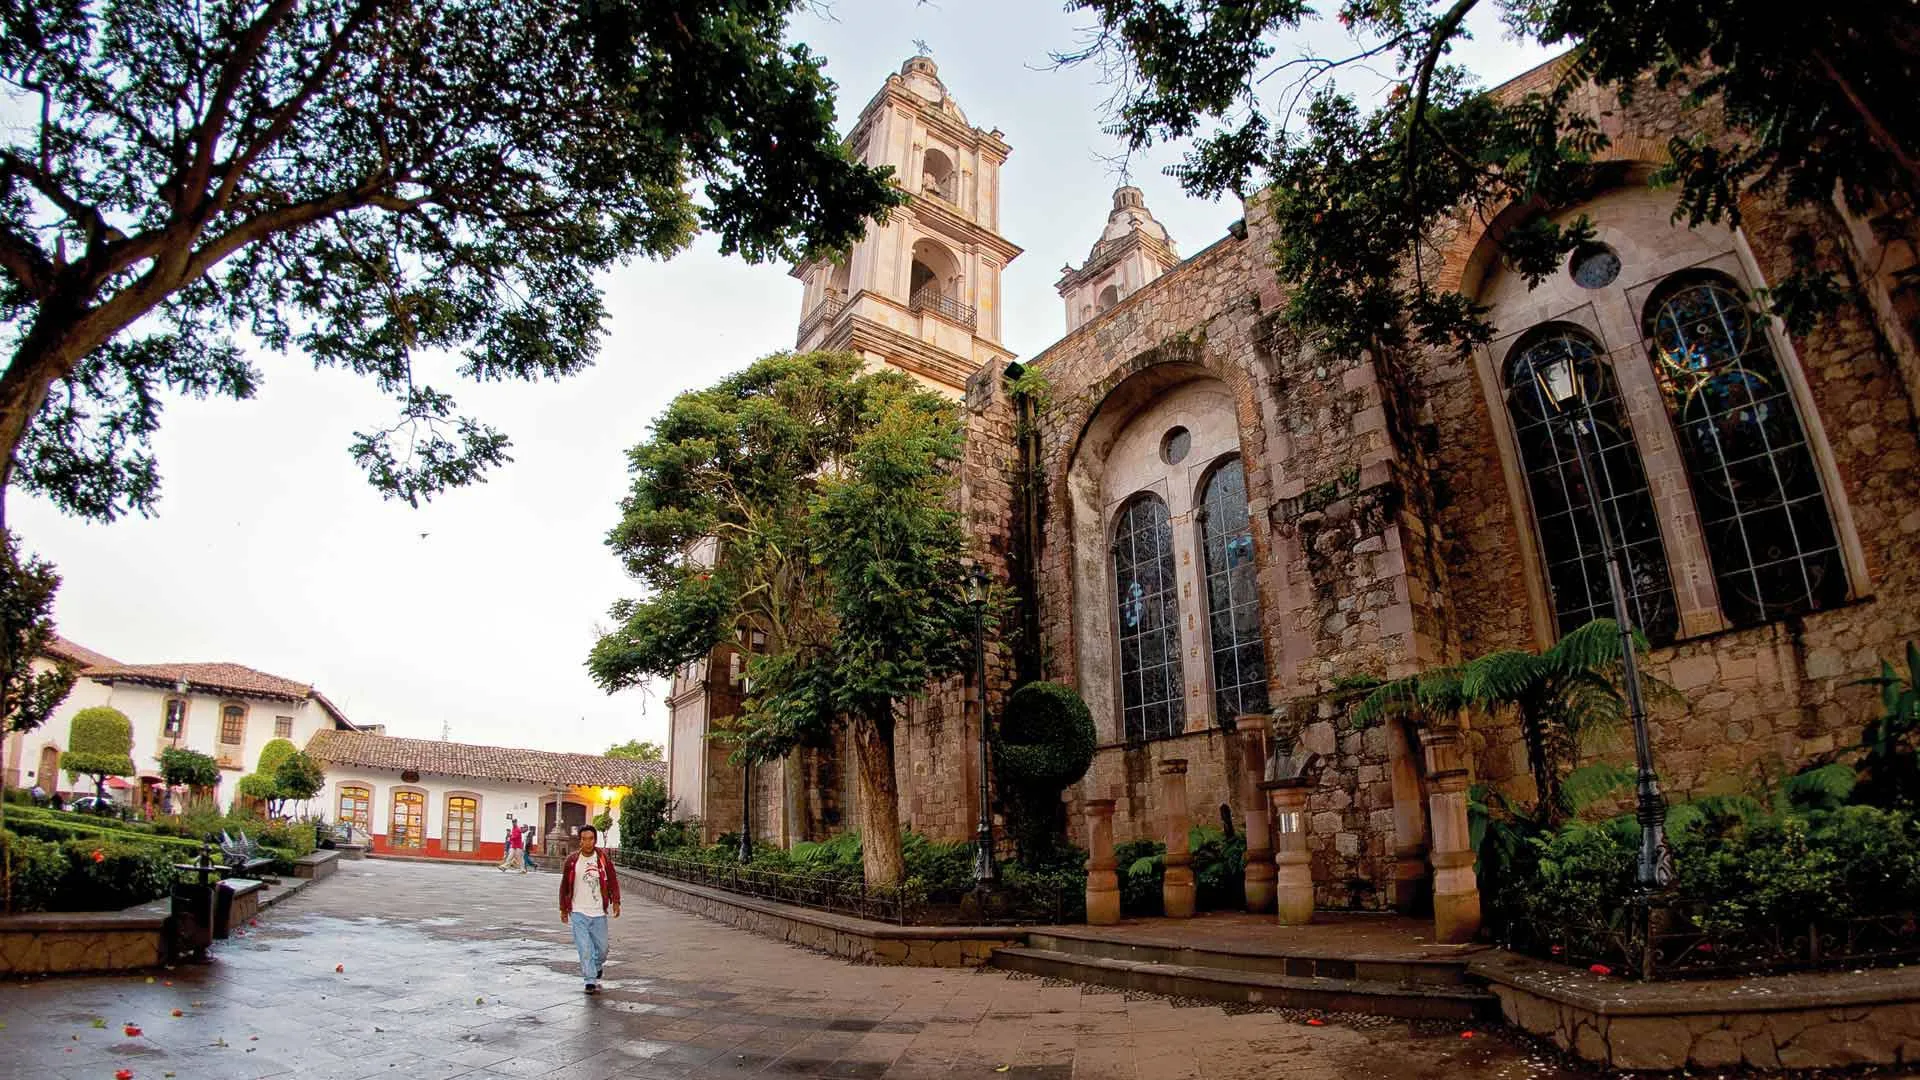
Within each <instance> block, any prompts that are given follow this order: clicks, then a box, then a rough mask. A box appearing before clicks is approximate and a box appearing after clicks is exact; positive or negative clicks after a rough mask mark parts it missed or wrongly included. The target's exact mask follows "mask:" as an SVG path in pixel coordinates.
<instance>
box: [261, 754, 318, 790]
mask: <svg viewBox="0 0 1920 1080" xmlns="http://www.w3.org/2000/svg"><path fill="white" fill-rule="evenodd" d="M326 783H327V773H326V770H325V769H323V768H321V767H320V762H319V761H318V760H316V759H315V758H314V757H313V756H312V755H311V754H308V753H307V752H306V751H305V750H296V751H294V752H293V753H292V754H289V755H287V756H286V757H284V758H282V759H281V760H280V764H278V765H276V766H274V769H273V786H274V790H275V792H276V793H277V794H278V796H279V798H280V799H281V800H282V801H292V802H304V801H305V800H307V799H311V798H313V797H314V796H315V795H318V794H320V789H321V788H323V787H325V786H326Z"/></svg>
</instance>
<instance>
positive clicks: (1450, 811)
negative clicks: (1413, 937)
mask: <svg viewBox="0 0 1920 1080" xmlns="http://www.w3.org/2000/svg"><path fill="white" fill-rule="evenodd" d="M1465 735H1466V725H1465V719H1464V718H1462V719H1461V720H1460V721H1459V722H1458V723H1457V724H1456V725H1454V726H1448V727H1429V728H1426V729H1424V730H1422V731H1421V732H1420V745H1421V747H1422V748H1423V749H1425V751H1426V755H1427V784H1428V789H1429V791H1430V792H1431V794H1430V795H1429V797H1428V800H1429V805H1430V807H1431V817H1432V820H1433V934H1434V940H1436V941H1438V942H1440V943H1442V944H1446V945H1457V944H1460V943H1461V942H1465V941H1471V940H1473V936H1474V935H1475V934H1477V933H1479V932H1480V883H1479V880H1478V879H1477V878H1476V877H1475V876H1474V872H1473V842H1472V839H1471V833H1470V832H1469V830H1468V827H1467V785H1468V783H1469V782H1470V781H1471V779H1472V775H1471V773H1470V772H1469V771H1468V768H1467V758H1466V746H1465V743H1466V739H1465Z"/></svg>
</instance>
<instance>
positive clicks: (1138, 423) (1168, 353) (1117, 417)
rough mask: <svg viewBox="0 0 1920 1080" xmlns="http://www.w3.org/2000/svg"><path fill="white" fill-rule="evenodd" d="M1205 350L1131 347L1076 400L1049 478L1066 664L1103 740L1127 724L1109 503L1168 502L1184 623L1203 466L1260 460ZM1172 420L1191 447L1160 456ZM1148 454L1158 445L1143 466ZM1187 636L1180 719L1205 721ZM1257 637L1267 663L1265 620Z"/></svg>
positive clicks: (1221, 368)
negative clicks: (1175, 455) (1067, 632)
mask: <svg viewBox="0 0 1920 1080" xmlns="http://www.w3.org/2000/svg"><path fill="white" fill-rule="evenodd" d="M1204 353H1205V350H1204V349H1202V348H1200V347H1199V346H1198V345H1197V344H1194V343H1189V342H1177V343H1169V344H1168V345H1166V346H1162V347H1160V348H1155V349H1151V350H1148V351H1147V352H1145V353H1142V354H1140V355H1139V356H1136V357H1135V358H1134V359H1133V360H1132V361H1130V362H1129V363H1127V364H1125V365H1121V366H1120V368H1119V369H1118V370H1116V371H1115V372H1114V373H1113V374H1111V375H1110V376H1109V378H1108V379H1106V380H1103V381H1102V383H1100V384H1097V385H1096V386H1095V387H1093V388H1092V390H1091V393H1090V394H1089V395H1088V397H1087V398H1086V399H1085V400H1087V401H1089V402H1091V403H1092V404H1091V405H1090V407H1089V408H1088V409H1087V411H1086V412H1085V413H1084V414H1082V415H1081V416H1079V417H1078V420H1079V423H1078V424H1077V429H1078V433H1079V434H1078V437H1077V438H1076V439H1075V440H1074V442H1073V444H1072V448H1071V450H1070V452H1069V454H1068V458H1067V465H1066V468H1065V470H1064V471H1063V472H1062V473H1061V474H1060V476H1059V477H1058V480H1057V483H1058V485H1059V487H1058V488H1057V490H1056V494H1055V498H1056V499H1057V500H1058V502H1057V503H1056V505H1059V506H1062V507H1064V508H1065V525H1066V533H1067V535H1066V536H1065V537H1062V538H1061V540H1060V541H1058V542H1063V543H1064V544H1065V545H1066V551H1067V552H1068V559H1069V581H1070V582H1071V588H1072V604H1071V608H1070V611H1071V619H1070V628H1071V634H1072V653H1073V670H1074V673H1075V678H1076V681H1077V682H1078V683H1079V685H1080V691H1081V693H1082V695H1083V696H1084V697H1085V698H1086V700H1087V703H1088V705H1089V706H1090V707H1091V708H1092V710H1093V714H1094V722H1095V726H1096V728H1097V729H1098V730H1099V733H1100V738H1101V741H1102V742H1109V743H1110V742H1115V741H1118V740H1119V739H1120V738H1121V737H1122V735H1123V734H1124V731H1123V726H1122V717H1121V687H1120V685H1119V679H1118V670H1119V656H1118V653H1117V649H1118V628H1117V623H1116V621H1115V620H1116V618H1117V616H1116V613H1115V602H1114V598H1113V595H1112V594H1113V585H1112V582H1113V553H1112V551H1111V549H1110V542H1111V529H1112V526H1113V521H1114V517H1115V514H1114V511H1116V510H1117V509H1118V507H1119V506H1120V504H1122V503H1123V502H1125V501H1126V500H1127V499H1128V498H1130V497H1131V496H1133V495H1135V494H1138V493H1139V492H1142V491H1147V490H1152V491H1153V492H1154V493H1155V494H1156V495H1159V496H1160V497H1161V498H1163V499H1166V500H1167V501H1168V503H1169V510H1170V512H1171V515H1172V517H1173V518H1174V519H1175V524H1174V529H1175V532H1176V535H1178V536H1179V537H1180V540H1179V545H1180V549H1179V550H1180V552H1181V553H1183V554H1184V556H1185V557H1184V558H1182V559H1179V561H1178V571H1177V572H1178V574H1179V575H1180V579H1179V580H1180V582H1181V586H1180V588H1181V594H1182V597H1181V604H1182V605H1183V606H1182V609H1181V612H1182V619H1181V622H1182V623H1183V624H1184V623H1186V621H1187V620H1186V618H1185V616H1186V615H1187V614H1188V612H1187V610H1186V608H1187V607H1188V606H1191V605H1192V604H1194V603H1199V602H1201V601H1200V600H1199V595H1200V590H1199V589H1198V588H1197V587H1195V588H1189V586H1190V585H1193V586H1197V584H1198V583H1197V581H1193V580H1190V579H1191V578H1192V575H1194V574H1196V573H1198V570H1197V569H1196V566H1195V564H1194V562H1193V555H1194V551H1193V544H1194V543H1196V542H1197V539H1196V538H1197V533H1194V530H1193V529H1191V528H1190V525H1191V521H1192V519H1191V514H1192V509H1193V495H1194V492H1196V491H1197V490H1199V484H1200V480H1201V475H1202V474H1204V473H1206V472H1207V471H1209V470H1211V469H1212V468H1213V467H1214V466H1215V465H1216V464H1217V463H1218V462H1219V461H1220V460H1221V459H1223V458H1224V457H1227V456H1231V455H1233V454H1238V455H1239V456H1240V458H1241V461H1242V462H1243V464H1244V467H1245V468H1246V469H1247V470H1248V471H1249V473H1250V474H1251V473H1252V472H1253V471H1254V470H1256V469H1257V467H1258V462H1257V459H1256V458H1255V457H1254V456H1253V455H1251V454H1249V453H1248V452H1247V451H1248V446H1247V439H1246V435H1247V431H1246V428H1245V424H1244V422H1243V418H1242V417H1241V416H1240V415H1239V410H1238V409H1237V408H1236V405H1235V401H1236V395H1235V393H1234V390H1233V383H1232V382H1230V381H1229V378H1232V379H1234V380H1235V381H1237V380H1238V378H1239V376H1238V375H1237V373H1233V372H1230V371H1228V370H1225V368H1226V365H1224V364H1222V363H1220V362H1219V361H1218V360H1215V359H1212V358H1208V357H1206V356H1205V355H1204ZM1070 422H1071V419H1070ZM1176 426H1184V427H1185V428H1187V429H1188V431H1189V432H1190V433H1192V435H1193V439H1192V443H1191V447H1190V450H1189V452H1188V456H1186V457H1184V458H1183V459H1181V460H1179V461H1177V462H1173V463H1169V462H1166V461H1165V460H1164V459H1162V458H1160V457H1158V456H1157V454H1158V451H1159V445H1160V442H1161V440H1162V439H1163V438H1164V437H1165V435H1166V434H1167V432H1165V431H1162V430H1161V428H1163V427H1164V428H1167V429H1169V430H1171V429H1172V428H1174V427H1176ZM1150 453H1151V454H1154V455H1156V456H1154V457H1153V458H1152V462H1153V464H1152V465H1151V466H1150V465H1149V464H1148V456H1149V454H1150ZM1176 478H1177V481H1178V482H1177V483H1176V482H1175V479H1176ZM1255 517H1256V522H1255V529H1254V531H1255V533H1256V548H1255V555H1256V559H1257V560H1258V565H1259V567H1260V573H1261V576H1262V577H1263V578H1264V577H1265V576H1266V574H1267V572H1268V568H1269V566H1270V561H1269V560H1268V558H1267V557H1266V552H1267V551H1268V550H1270V547H1269V545H1268V543H1267V541H1266V523H1265V521H1264V515H1260V514H1256V515H1255ZM1188 534H1193V535H1188ZM1263 591H1265V590H1264V589H1263ZM1202 616H1204V611H1202ZM1191 638H1192V635H1191V634H1183V636H1182V639H1181V648H1182V655H1183V664H1184V667H1183V672H1184V679H1183V681H1184V684H1185V690H1186V701H1187V708H1186V716H1187V723H1188V724H1189V725H1198V724H1202V723H1204V724H1209V725H1210V724H1212V723H1213V720H1214V718H1213V716H1212V712H1213V708H1212V676H1211V671H1210V665H1209V664H1207V663H1206V659H1207V658H1205V657H1202V656H1201V655H1199V653H1200V651H1201V650H1200V649H1199V648H1198V643H1197V641H1195V640H1190V639H1191ZM1262 638H1263V641H1264V642H1265V645H1266V650H1267V654H1268V671H1269V672H1271V671H1272V670H1273V669H1274V667H1275V666H1276V665H1275V664H1274V663H1273V660H1274V647H1273V642H1272V639H1273V635H1272V634H1271V633H1270V632H1267V631H1266V628H1264V627H1263V633H1262ZM1196 702H1197V703H1198V704H1197V706H1196Z"/></svg>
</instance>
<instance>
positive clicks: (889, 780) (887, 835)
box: [853, 709, 906, 885]
mask: <svg viewBox="0 0 1920 1080" xmlns="http://www.w3.org/2000/svg"><path fill="white" fill-rule="evenodd" d="M853 751H854V756H855V757H857V758H858V759H859V767H860V848H861V863H862V864H863V865H864V867H865V868H866V873H867V884H869V885H897V884H899V883H900V880H901V879H902V878H904V877H905V876H906V864H905V862H904V861H903V860H902V859H901V857H900V805H899V790H898V785H897V784H896V783H895V780H894V775H893V713H892V712H891V710H890V709H889V711H886V712H884V713H881V714H880V715H878V716H862V717H859V718H858V719H856V720H855V721H854V725H853Z"/></svg>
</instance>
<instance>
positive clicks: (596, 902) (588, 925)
mask: <svg viewBox="0 0 1920 1080" xmlns="http://www.w3.org/2000/svg"><path fill="white" fill-rule="evenodd" d="M599 842H600V831H599V830H598V829H595V828H594V827H593V826H591V825H582V826H580V839H579V843H580V847H579V850H577V851H575V852H574V853H573V854H571V855H569V856H567V865H566V866H565V867H564V868H562V869H561V871H560V921H561V922H563V923H566V924H567V925H568V926H570V927H572V928H573V947H574V949H575V950H577V951H578V952H579V953H580V978H581V979H582V980H584V981H585V983H586V991H587V993H589V994H597V993H599V992H600V966H601V965H602V964H604V963H606V960H607V916H608V915H609V914H611V915H612V916H613V917H614V918H616V919H617V918H619V917H620V876H619V875H618V874H615V873H614V872H613V860H612V859H610V858H608V857H607V853H606V852H604V851H601V850H600V849H599V847H598V845H599Z"/></svg>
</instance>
